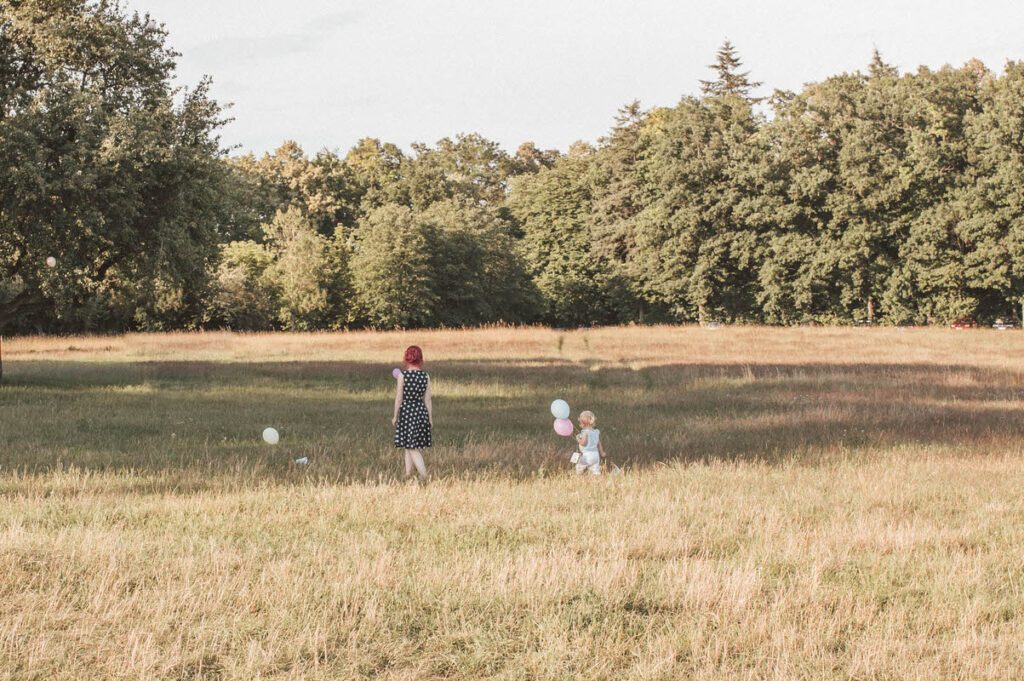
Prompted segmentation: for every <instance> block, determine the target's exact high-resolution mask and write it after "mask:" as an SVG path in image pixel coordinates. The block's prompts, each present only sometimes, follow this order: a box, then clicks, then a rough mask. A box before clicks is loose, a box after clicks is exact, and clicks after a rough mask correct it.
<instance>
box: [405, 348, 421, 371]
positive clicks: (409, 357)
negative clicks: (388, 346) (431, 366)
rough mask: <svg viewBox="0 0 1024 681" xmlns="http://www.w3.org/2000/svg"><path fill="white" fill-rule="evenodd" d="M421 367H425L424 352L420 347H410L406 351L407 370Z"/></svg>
mask: <svg viewBox="0 0 1024 681" xmlns="http://www.w3.org/2000/svg"><path fill="white" fill-rule="evenodd" d="M421 366H423V351H422V350H420V346H418V345H410V346H409V347H408V348H406V350H405V368H406V369H408V368H409V367H412V368H414V369H419V368H420V367H421Z"/></svg>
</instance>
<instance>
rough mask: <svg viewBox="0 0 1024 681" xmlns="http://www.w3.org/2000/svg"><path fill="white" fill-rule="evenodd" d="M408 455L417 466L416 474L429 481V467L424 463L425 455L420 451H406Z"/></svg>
mask: <svg viewBox="0 0 1024 681" xmlns="http://www.w3.org/2000/svg"><path fill="white" fill-rule="evenodd" d="M406 454H407V455H410V456H411V457H412V463H413V465H414V466H416V472H417V473H419V474H420V478H422V479H423V480H426V479H427V465H426V464H425V463H423V454H421V453H420V450H418V449H410V450H406ZM410 472H411V471H410Z"/></svg>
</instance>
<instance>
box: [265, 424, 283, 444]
mask: <svg viewBox="0 0 1024 681" xmlns="http://www.w3.org/2000/svg"><path fill="white" fill-rule="evenodd" d="M280 440H281V436H280V435H278V433H277V431H276V430H274V429H273V428H267V429H265V430H264V431H263V441H264V442H266V443H267V444H268V445H276V444H277V443H278V442H279V441H280Z"/></svg>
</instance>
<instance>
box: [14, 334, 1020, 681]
mask: <svg viewBox="0 0 1024 681" xmlns="http://www.w3.org/2000/svg"><path fill="white" fill-rule="evenodd" d="M413 341H415V342H418V343H420V344H421V345H423V346H424V348H425V350H426V352H427V355H428V360H433V361H432V369H433V371H434V374H435V376H436V378H437V381H438V388H439V390H438V392H439V396H438V406H439V410H441V409H443V410H444V411H443V412H442V413H439V418H438V421H439V436H440V438H441V440H442V441H441V443H440V446H439V447H438V448H437V451H436V452H434V453H432V455H431V457H430V463H431V464H433V466H434V470H435V471H437V472H438V473H440V474H441V476H440V479H438V480H437V481H435V482H434V483H432V484H431V485H429V486H427V487H425V488H421V487H417V486H408V485H404V484H401V483H398V482H395V481H394V480H393V477H394V473H395V472H396V469H397V466H398V462H397V459H396V458H395V456H394V454H393V453H392V452H391V451H390V450H389V449H388V448H387V442H386V441H385V442H380V438H381V437H382V435H381V434H382V433H383V437H384V438H385V439H386V437H387V428H386V427H384V428H383V429H382V428H380V427H378V426H377V425H366V424H364V423H362V422H364V421H368V420H371V419H377V418H378V417H377V416H376V412H377V411H379V410H381V409H383V412H384V413H383V415H382V416H381V417H380V420H381V421H382V422H386V419H387V416H388V413H387V408H388V400H389V397H390V393H389V390H390V389H391V385H392V384H391V383H390V382H389V381H388V379H387V371H388V370H389V369H390V367H391V366H392V365H393V364H394V362H395V359H394V358H395V357H396V356H397V355H398V354H399V352H400V350H401V349H402V348H404V346H405V345H406V344H408V343H409V342H413ZM5 350H6V360H7V362H6V367H5V369H6V373H7V379H8V380H7V384H6V385H4V386H3V387H0V447H2V448H3V449H2V451H0V466H2V468H0V498H2V501H3V503H2V504H0V575H2V576H0V679H2V678H9V679H37V678H38V679H44V678H45V679H49V678H62V679H93V678H95V679H108V678H118V679H122V678H123V679H138V678H146V679H185V678H189V679H196V678H211V679H212V678H225V679H254V678H266V679H271V678H273V679H300V678H301V679H338V678H385V679H421V678H466V679H476V678H506V679H549V678H550V679H556V678H557V679H561V678H607V679H678V678H698V679H718V678H757V679H761V678H767V679H801V678H804V679H819V678H836V679H839V678H859V679H869V678H871V679H874V678H877V679H891V678H906V679H918V678H927V679H938V678H951V679H952V678H972V679H975V678H979V679H980V678H991V679H1003V678H1016V677H1017V676H1019V670H1020V669H1022V668H1024V649H1022V644H1021V641H1024V621H1022V619H1021V615H1020V613H1021V612H1022V610H1024V609H1022V606H1024V583H1022V582H1024V574H1022V573H1021V570H1020V566H1021V565H1022V564H1024V500H1022V497H1021V493H1020V490H1021V489H1022V485H1024V456H1022V455H1024V423H1022V421H1024V419H1022V418H1021V416H1022V411H1021V408H1022V406H1024V373H1022V370H1024V364H1022V363H1021V361H1020V360H1021V359H1024V352H1022V351H1024V334H1021V335H1018V334H1015V333H1005V334H1001V333H995V332H968V333H954V332H948V331H939V330H927V331H919V330H910V331H903V332H901V331H896V330H881V329H878V330H876V329H872V330H834V329H806V330H802V329H793V330H775V329H754V328H726V329H720V330H715V331H712V330H702V329H694V328H691V329H674V328H668V327H666V328H654V329H647V328H642V329H603V330H595V331H587V332H582V331H581V332H571V333H560V332H556V331H549V330H543V329H528V330H519V331H509V330H500V329H497V330H483V331H465V332H429V333H423V334H419V333H417V334H412V333H406V334H324V335H313V336H302V335H274V336H259V335H254V336H234V335H228V334H198V335H189V334H180V335H177V334H175V335H170V336H159V335H154V336H129V337H118V338H86V339H77V338H76V339H67V338H64V339H15V340H13V341H8V342H7V343H6V344H5ZM563 394H565V395H566V396H567V397H570V398H571V399H570V401H571V402H572V403H573V404H574V406H576V407H577V408H580V407H583V406H594V405H597V409H596V410H597V411H598V415H599V418H601V419H602V427H603V428H607V429H608V430H609V431H610V432H611V433H612V434H611V435H610V436H609V439H610V441H611V442H613V443H614V446H615V449H613V454H615V455H616V456H617V457H619V458H620V460H628V461H630V462H631V467H630V468H629V469H628V472H627V474H626V475H625V476H623V477H620V478H614V479H612V478H604V479H600V480H580V479H576V478H573V477H570V476H569V475H568V474H567V472H566V471H567V469H568V466H567V465H566V463H565V462H564V461H562V460H561V459H560V458H557V457H556V455H557V454H558V453H559V452H561V449H564V443H562V442H561V441H559V440H557V438H554V436H553V435H551V434H550V433H549V432H548V428H549V424H550V419H549V418H548V417H547V416H546V408H547V401H549V400H550V399H551V398H552V397H554V396H556V395H563ZM275 402H287V403H288V404H284V405H278V404H275ZM269 417H273V418H276V419H284V420H285V422H286V426H288V427H287V429H286V428H282V433H283V435H284V436H285V437H284V441H285V443H287V442H288V441H289V440H291V441H296V442H297V444H295V445H294V446H295V447H296V448H298V450H299V451H303V452H313V453H314V454H315V455H316V456H315V458H314V464H315V466H313V467H311V468H310V469H309V470H308V471H296V470H294V469H292V468H290V467H289V466H287V465H286V463H283V462H282V461H279V460H278V459H279V458H281V457H282V456H283V452H282V451H279V450H270V448H267V447H261V446H260V445H259V443H258V442H257V438H258V430H259V428H260V427H261V426H262V425H263V420H265V418H269ZM276 422H277V421H275V423H276ZM182 424H184V425H186V426H188V427H189V428H191V429H192V431H194V432H193V433H191V434H189V432H188V431H184V430H182V427H181V426H182ZM168 431H170V433H174V435H175V437H174V438H173V439H172V438H171V437H170V433H169V432H168ZM306 431H312V432H313V435H309V436H307V435H304V433H305V432H306ZM222 437H223V438H225V439H224V440H222V439H221V438H222ZM304 438H305V439H304ZM268 450H270V451H268ZM510 453H511V455H512V456H513V457H514V458H515V462H514V463H512V464H510V463H508V462H507V461H506V457H508V456H509V455H510ZM346 480H348V481H349V482H346Z"/></svg>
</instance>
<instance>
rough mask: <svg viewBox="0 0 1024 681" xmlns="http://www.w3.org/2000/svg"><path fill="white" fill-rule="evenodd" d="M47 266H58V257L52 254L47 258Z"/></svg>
mask: <svg viewBox="0 0 1024 681" xmlns="http://www.w3.org/2000/svg"><path fill="white" fill-rule="evenodd" d="M46 266H47V267H56V266H57V258H55V257H53V256H52V255H51V256H50V257H49V258H47V259H46Z"/></svg>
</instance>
